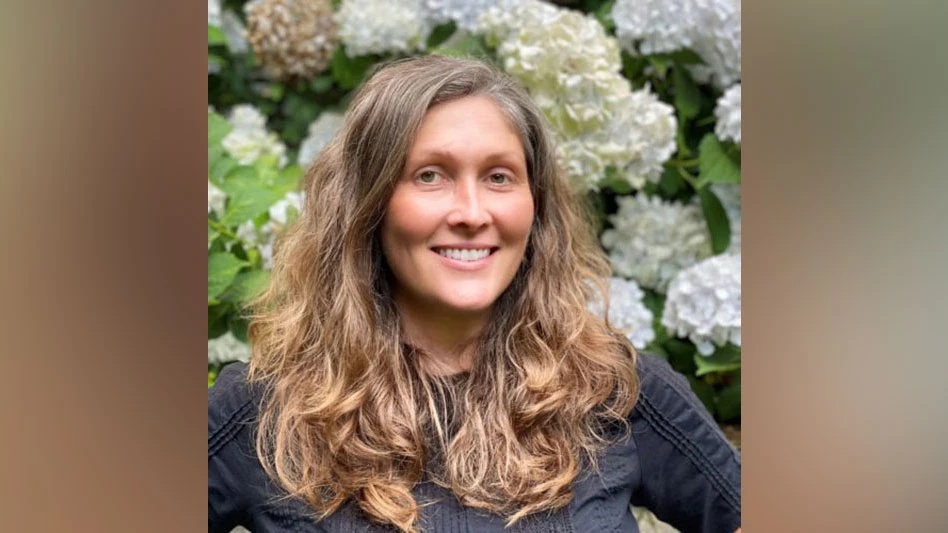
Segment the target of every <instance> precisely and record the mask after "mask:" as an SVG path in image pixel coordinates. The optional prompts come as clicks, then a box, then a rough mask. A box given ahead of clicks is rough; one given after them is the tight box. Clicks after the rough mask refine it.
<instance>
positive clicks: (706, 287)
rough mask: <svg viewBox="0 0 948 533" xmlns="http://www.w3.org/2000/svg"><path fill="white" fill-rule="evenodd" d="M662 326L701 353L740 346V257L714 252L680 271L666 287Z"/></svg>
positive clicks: (706, 354)
mask: <svg viewBox="0 0 948 533" xmlns="http://www.w3.org/2000/svg"><path fill="white" fill-rule="evenodd" d="M662 325H663V326H665V328H666V329H667V330H668V331H669V332H670V333H672V334H674V335H675V336H678V337H687V338H688V339H689V340H690V341H691V342H693V343H694V344H695V346H697V348H698V353H700V354H701V355H705V356H708V355H711V354H712V353H714V349H715V346H724V345H725V344H727V343H728V342H730V343H731V344H734V345H736V346H740V345H741V256H740V255H739V254H736V255H733V254H726V255H718V256H714V257H711V258H709V259H705V260H704V261H702V262H700V263H698V264H696V265H694V266H692V267H690V268H687V269H685V270H682V271H681V272H679V273H678V275H677V276H676V277H675V279H674V280H672V282H671V285H669V287H668V297H667V299H666V300H665V310H664V312H663V313H662Z"/></svg>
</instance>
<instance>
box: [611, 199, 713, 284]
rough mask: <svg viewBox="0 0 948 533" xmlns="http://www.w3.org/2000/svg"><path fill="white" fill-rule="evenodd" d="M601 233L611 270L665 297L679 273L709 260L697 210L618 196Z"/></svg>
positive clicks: (708, 247)
mask: <svg viewBox="0 0 948 533" xmlns="http://www.w3.org/2000/svg"><path fill="white" fill-rule="evenodd" d="M617 202H618V204H619V210H618V212H617V213H616V214H614V215H612V216H610V217H609V221H610V222H611V223H612V226H613V227H612V228H611V229H608V230H606V231H605V232H603V234H602V244H603V246H605V247H606V249H608V250H609V261H610V263H611V264H612V269H613V271H614V272H615V273H616V274H618V275H620V276H623V277H627V278H632V279H634V280H636V281H637V282H638V283H639V285H641V286H642V287H646V288H649V289H654V290H657V291H659V292H665V289H666V288H667V287H668V283H669V282H670V281H671V280H672V278H674V277H675V274H677V273H678V272H679V271H680V270H682V269H684V268H687V267H689V266H691V265H694V264H695V263H697V262H698V261H700V260H702V259H704V258H706V257H709V256H710V255H711V239H710V236H709V235H708V229H707V225H706V223H705V220H704V215H702V213H701V207H700V206H698V205H696V204H688V205H681V204H680V203H678V202H668V201H665V200H662V199H661V198H658V197H646V196H645V195H644V194H639V195H637V196H621V197H619V198H618V199H617Z"/></svg>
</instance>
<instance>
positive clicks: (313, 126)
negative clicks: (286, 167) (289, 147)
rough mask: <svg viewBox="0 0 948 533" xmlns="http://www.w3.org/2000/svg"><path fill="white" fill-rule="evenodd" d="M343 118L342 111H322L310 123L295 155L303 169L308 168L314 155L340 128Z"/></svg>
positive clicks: (314, 157)
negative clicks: (297, 153)
mask: <svg viewBox="0 0 948 533" xmlns="http://www.w3.org/2000/svg"><path fill="white" fill-rule="evenodd" d="M343 118H344V115H343V114H342V113H337V112H335V111H324V112H322V113H320V115H319V116H318V117H317V118H316V120H314V121H313V122H311V123H310V125H309V131H308V134H307V135H306V138H305V139H303V142H302V143H300V151H299V155H298V156H297V163H299V165H300V167H301V168H303V169H304V170H305V169H307V168H309V165H310V164H311V163H312V162H313V160H314V159H316V156H317V155H319V153H320V152H322V151H323V148H325V147H326V145H327V144H329V141H331V140H332V138H333V137H335V135H336V133H337V132H338V131H339V130H340V129H341V128H342V122H343Z"/></svg>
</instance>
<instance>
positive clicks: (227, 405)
mask: <svg viewBox="0 0 948 533" xmlns="http://www.w3.org/2000/svg"><path fill="white" fill-rule="evenodd" d="M260 397H261V395H260V392H259V387H256V386H253V385H251V383H250V382H249V381H248V380H247V364H246V363H231V364H229V365H227V366H225V367H224V368H223V369H222V370H221V373H220V375H218V376H217V381H215V382H214V386H213V387H211V388H210V389H208V391H207V431H208V448H209V451H210V449H212V448H213V447H214V446H215V445H218V446H221V445H223V444H225V442H223V441H224V440H226V437H228V436H229V437H231V438H233V436H234V435H235V434H236V433H237V430H235V428H237V427H240V426H245V425H248V424H250V423H252V422H253V421H254V420H255V419H256V415H257V409H258V406H259V403H260Z"/></svg>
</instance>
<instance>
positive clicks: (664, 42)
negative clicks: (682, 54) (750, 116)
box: [612, 0, 741, 87]
mask: <svg viewBox="0 0 948 533" xmlns="http://www.w3.org/2000/svg"><path fill="white" fill-rule="evenodd" d="M612 19H613V21H615V24H616V36H617V37H618V39H619V42H620V43H622V46H623V48H625V49H626V50H628V51H629V52H630V53H632V54H643V55H648V54H656V53H662V52H673V51H675V50H681V49H686V48H687V49H690V50H693V51H694V52H695V53H697V54H698V55H699V56H701V58H702V59H703V60H704V62H705V63H706V64H707V66H708V67H710V70H711V73H712V81H713V82H714V83H715V84H716V85H718V86H719V87H727V86H729V85H731V84H732V83H734V82H735V81H737V80H739V79H740V78H741V2H740V0H616V3H615V5H614V6H613V8H612Z"/></svg>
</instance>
